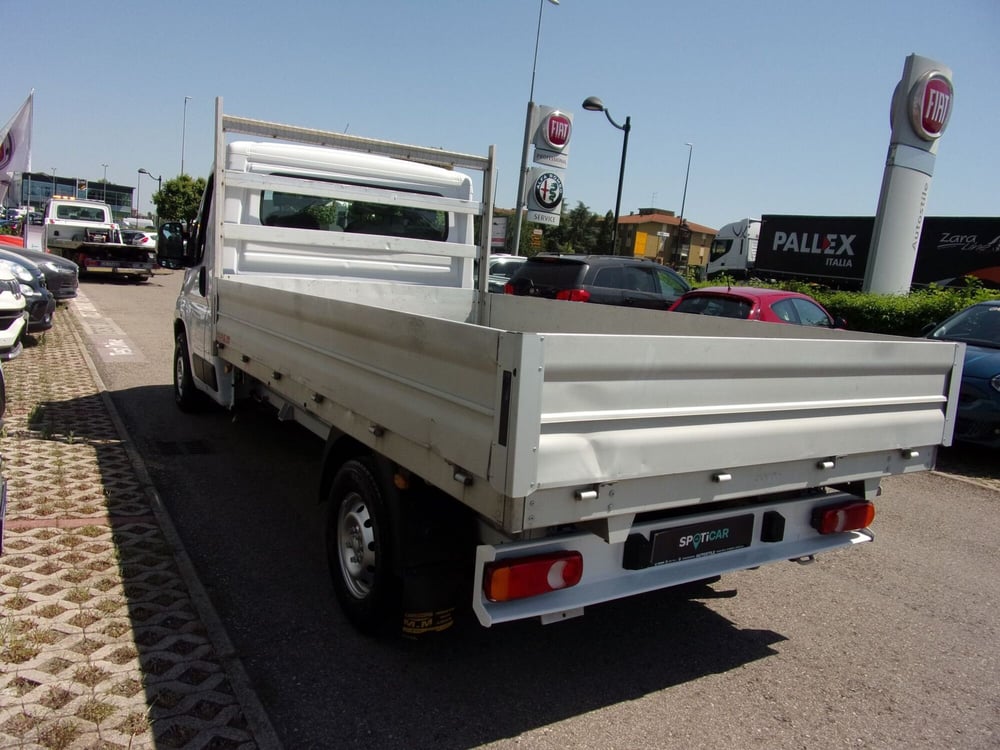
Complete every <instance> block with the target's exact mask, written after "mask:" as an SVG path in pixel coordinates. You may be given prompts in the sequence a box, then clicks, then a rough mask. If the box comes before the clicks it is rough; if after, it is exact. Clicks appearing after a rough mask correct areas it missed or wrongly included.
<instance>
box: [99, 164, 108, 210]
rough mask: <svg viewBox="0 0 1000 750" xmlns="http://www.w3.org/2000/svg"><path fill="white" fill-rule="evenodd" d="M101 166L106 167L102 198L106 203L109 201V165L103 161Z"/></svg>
mask: <svg viewBox="0 0 1000 750" xmlns="http://www.w3.org/2000/svg"><path fill="white" fill-rule="evenodd" d="M101 166H102V167H104V192H103V193H102V194H101V200H102V201H104V202H105V203H107V202H108V165H107V164H104V163H103V162H102V163H101Z"/></svg>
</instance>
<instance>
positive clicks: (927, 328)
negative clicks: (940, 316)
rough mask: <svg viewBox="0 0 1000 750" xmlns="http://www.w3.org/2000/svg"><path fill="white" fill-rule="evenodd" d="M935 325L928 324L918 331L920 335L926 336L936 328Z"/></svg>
mask: <svg viewBox="0 0 1000 750" xmlns="http://www.w3.org/2000/svg"><path fill="white" fill-rule="evenodd" d="M937 325H938V324H937V323H928V324H927V325H925V326H924V327H923V328H921V329H920V335H921V336H926V335H927V334H928V333H930V332H931V331H933V330H934V329H935V328H937Z"/></svg>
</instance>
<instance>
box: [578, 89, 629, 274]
mask: <svg viewBox="0 0 1000 750" xmlns="http://www.w3.org/2000/svg"><path fill="white" fill-rule="evenodd" d="M583 108H584V109H586V110H588V111H590V112H603V113H604V116H605V117H607V118H608V122H610V123H611V124H612V125H613V126H614V127H616V128H618V129H619V130H621V131H623V132H624V133H625V136H624V139H623V140H622V164H621V168H620V169H619V170H618V197H617V198H615V224H614V226H613V227H611V251H612V253H613V254H615V255H617V254H618V216H619V215H620V214H621V208H622V185H623V184H624V182H625V155H626V154H627V153H628V134H629V132H630V131H631V130H632V118H631V117H626V118H625V124H624V125H619V124H618V123H617V122H615V121H614V120H613V119H612V118H611V113H610V112H608V108H607V107H605V106H604V102H602V101H601V100H600V99H598V98H597V97H596V96H588V97H587V98H586V99H584V100H583Z"/></svg>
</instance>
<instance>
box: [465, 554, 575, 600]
mask: <svg viewBox="0 0 1000 750" xmlns="http://www.w3.org/2000/svg"><path fill="white" fill-rule="evenodd" d="M581 578H583V555H581V554H580V553H579V552H572V551H561V552H552V553H548V554H544V555H535V556H533V557H518V558H511V559H507V560H497V561H496V562H492V563H490V564H489V565H487V566H486V570H485V575H484V576H483V591H484V593H485V594H486V598H487V599H489V600H490V601H491V602H508V601H512V600H514V599H525V598H527V597H529V596H538V595H539V594H547V593H549V592H550V591H558V590H559V589H566V588H569V587H570V586H576V585H577V584H578V583H579V582H580V579H581Z"/></svg>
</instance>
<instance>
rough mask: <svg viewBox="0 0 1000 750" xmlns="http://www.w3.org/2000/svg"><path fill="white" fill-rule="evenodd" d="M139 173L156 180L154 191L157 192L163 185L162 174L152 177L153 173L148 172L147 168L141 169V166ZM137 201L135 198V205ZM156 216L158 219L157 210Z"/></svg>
mask: <svg viewBox="0 0 1000 750" xmlns="http://www.w3.org/2000/svg"><path fill="white" fill-rule="evenodd" d="M139 174H144V175H146V176H147V177H149V178H151V179H154V180H156V192H157V193H159V192H160V190H161V189H162V187H163V175H160V176H159V177H153V173H152V172H150V171H149V170H147V169H142V168H141V167H140V168H139ZM138 203H139V201H138V200H136V205H137V206H138ZM137 218H138V215H137ZM156 218H157V220H159V212H157V217H156Z"/></svg>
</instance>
